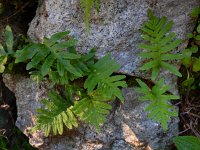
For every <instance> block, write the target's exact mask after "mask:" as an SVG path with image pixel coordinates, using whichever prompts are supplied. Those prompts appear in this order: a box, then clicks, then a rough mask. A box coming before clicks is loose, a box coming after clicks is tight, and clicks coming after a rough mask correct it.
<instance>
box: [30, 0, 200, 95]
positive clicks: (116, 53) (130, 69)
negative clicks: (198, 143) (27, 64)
mask: <svg viewBox="0 0 200 150" xmlns="http://www.w3.org/2000/svg"><path fill="white" fill-rule="evenodd" d="M79 2H80V0H41V1H40V5H39V8H38V10H37V14H36V16H35V18H34V19H33V21H32V22H31V24H30V28H29V31H28V35H29V37H30V38H31V39H32V40H34V41H40V42H41V41H43V37H44V36H50V35H51V34H53V33H56V32H59V31H65V30H70V31H71V35H72V36H74V37H75V38H76V39H78V40H79V44H78V51H79V52H80V53H85V52H87V51H89V50H90V49H91V48H93V47H97V50H98V53H97V57H102V56H104V55H105V54H106V53H108V52H111V54H112V57H113V58H114V59H115V60H117V62H118V63H119V64H120V65H121V66H122V67H121V69H120V70H119V72H121V73H123V74H128V75H134V76H140V77H143V78H149V77H150V75H149V74H148V73H146V72H140V71H139V70H138V67H139V66H141V65H142V61H143V60H142V59H141V58H140V57H138V53H140V52H141V50H140V49H138V48H137V45H138V44H140V43H141V42H142V40H141V38H140V34H141V33H140V31H139V29H140V27H141V25H142V24H143V22H144V21H145V20H146V19H147V10H148V9H149V8H151V9H153V11H154V12H155V13H156V15H157V16H166V17H167V18H168V19H169V20H173V21H174V26H173V29H172V31H174V32H175V33H176V34H177V35H178V37H179V38H181V39H183V40H185V39H186V35H187V34H188V33H190V32H191V31H192V30H193V28H194V26H195V24H194V20H193V19H192V18H191V17H190V16H189V13H190V12H191V10H192V8H194V7H195V6H198V5H199V4H200V1H199V0H189V1H188V0H167V1H166V0H131V1H128V0H101V10H100V13H99V15H95V14H93V15H92V18H91V30H90V33H87V32H86V29H85V25H84V20H83V18H84V17H83V13H82V11H81V9H80V4H79ZM185 46H186V44H185V43H184V44H182V45H181V46H180V47H179V50H178V51H180V50H181V49H182V48H184V47H185ZM178 51H176V52H178ZM175 65H177V67H179V64H178V63H175ZM160 76H165V79H166V83H167V84H170V85H171V86H172V87H173V89H172V90H171V91H172V92H173V93H176V94H177V93H178V91H177V88H176V86H177V85H176V82H174V81H176V80H177V78H176V77H175V76H174V75H171V74H170V73H169V72H166V71H163V72H162V73H161V75H160Z"/></svg>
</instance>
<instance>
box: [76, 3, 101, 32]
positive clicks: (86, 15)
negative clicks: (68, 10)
mask: <svg viewBox="0 0 200 150" xmlns="http://www.w3.org/2000/svg"><path fill="white" fill-rule="evenodd" d="M80 3H81V8H82V9H83V11H84V18H85V26H86V29H87V31H89V29H90V18H91V11H92V8H93V7H94V8H95V10H96V11H97V12H99V9H100V0H80Z"/></svg>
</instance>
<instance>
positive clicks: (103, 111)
mask: <svg viewBox="0 0 200 150" xmlns="http://www.w3.org/2000/svg"><path fill="white" fill-rule="evenodd" d="M108 101H110V98H108V97H106V96H104V95H102V94H101V93H98V92H93V93H91V94H90V95H88V96H87V97H84V98H83V99H81V100H80V101H77V102H75V105H74V107H73V112H74V113H75V114H76V115H77V116H78V117H79V118H80V119H81V120H82V121H85V122H87V123H89V124H91V125H94V126H95V127H96V129H97V131H99V130H100V125H102V124H103V123H104V122H105V121H106V115H107V114H109V111H110V110H111V109H112V106H111V105H110V104H108V103H107V102H108Z"/></svg>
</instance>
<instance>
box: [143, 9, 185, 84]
mask: <svg viewBox="0 0 200 150" xmlns="http://www.w3.org/2000/svg"><path fill="white" fill-rule="evenodd" d="M148 18H149V21H147V22H145V23H144V25H143V27H142V28H141V30H142V31H143V34H142V36H141V37H142V38H143V39H144V40H146V41H147V43H146V44H140V45H139V48H141V49H144V50H146V51H144V52H141V53H140V55H139V56H141V57H142V58H145V59H147V60H148V62H147V63H145V64H144V65H143V66H142V67H141V68H140V70H152V73H151V79H152V80H155V79H156V78H157V77H158V74H159V71H160V69H161V68H164V69H166V70H168V71H170V72H171V73H173V74H175V75H177V76H179V77H181V73H180V72H179V71H178V69H177V68H176V67H174V66H173V65H171V64H169V63H168V62H166V61H169V60H170V61H172V60H177V59H181V58H182V55H181V54H172V53H170V51H172V50H174V49H175V48H176V47H177V46H178V45H179V44H180V43H181V42H182V40H180V39H175V36H176V34H175V33H173V32H171V33H168V32H169V30H170V29H171V27H172V25H173V22H172V21H170V22H167V19H166V17H162V18H157V17H156V16H154V14H153V12H152V11H151V10H148Z"/></svg>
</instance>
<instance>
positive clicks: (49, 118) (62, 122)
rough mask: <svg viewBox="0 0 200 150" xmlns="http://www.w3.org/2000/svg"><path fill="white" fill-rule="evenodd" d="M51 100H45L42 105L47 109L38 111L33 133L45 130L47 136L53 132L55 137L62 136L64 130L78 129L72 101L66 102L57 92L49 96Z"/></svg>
mask: <svg viewBox="0 0 200 150" xmlns="http://www.w3.org/2000/svg"><path fill="white" fill-rule="evenodd" d="M48 97H49V100H46V99H43V100H41V103H42V104H44V105H45V109H38V110H37V112H38V114H37V116H36V117H37V124H36V126H35V127H34V128H32V132H34V131H36V130H43V131H44V135H45V136H49V134H50V133H51V131H52V132H53V134H54V135H56V134H57V133H58V134H60V135H61V134H62V133H63V128H64V126H66V127H67V128H69V129H72V128H73V127H78V123H77V120H76V117H75V115H74V113H73V112H72V105H71V103H72V102H71V101H70V100H68V101H67V100H65V99H64V98H62V97H61V96H60V95H59V94H57V93H56V92H50V93H49V94H48Z"/></svg>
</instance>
